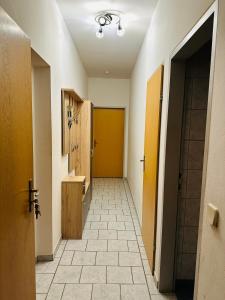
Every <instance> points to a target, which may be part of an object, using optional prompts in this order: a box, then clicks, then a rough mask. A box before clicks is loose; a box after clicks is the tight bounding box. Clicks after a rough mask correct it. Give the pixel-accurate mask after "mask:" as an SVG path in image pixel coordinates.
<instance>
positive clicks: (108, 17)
mask: <svg viewBox="0 0 225 300" xmlns="http://www.w3.org/2000/svg"><path fill="white" fill-rule="evenodd" d="M95 21H96V22H97V23H98V25H99V30H98V31H97V32H96V36H97V38H99V39H102V38H103V37H104V33H103V28H104V27H105V26H109V25H112V24H115V25H116V26H117V35H118V36H120V37H122V36H123V35H124V34H125V29H124V27H122V25H121V14H120V12H117V11H103V12H100V13H99V14H98V15H97V16H96V18H95Z"/></svg>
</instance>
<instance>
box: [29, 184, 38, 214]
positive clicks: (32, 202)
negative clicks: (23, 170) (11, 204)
mask: <svg viewBox="0 0 225 300" xmlns="http://www.w3.org/2000/svg"><path fill="white" fill-rule="evenodd" d="M38 197H39V191H38V190H37V189H34V188H33V181H32V180H31V179H30V180H29V212H32V210H33V207H34V210H35V215H36V219H38V216H39V215H41V212H40V205H39V201H38Z"/></svg>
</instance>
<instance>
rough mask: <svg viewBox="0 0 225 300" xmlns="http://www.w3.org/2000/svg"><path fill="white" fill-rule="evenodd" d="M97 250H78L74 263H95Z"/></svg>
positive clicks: (88, 264) (87, 264)
mask: <svg viewBox="0 0 225 300" xmlns="http://www.w3.org/2000/svg"><path fill="white" fill-rule="evenodd" d="M95 257H96V252H79V251H76V252H75V254H74V257H73V261H72V265H77V266H93V265H95Z"/></svg>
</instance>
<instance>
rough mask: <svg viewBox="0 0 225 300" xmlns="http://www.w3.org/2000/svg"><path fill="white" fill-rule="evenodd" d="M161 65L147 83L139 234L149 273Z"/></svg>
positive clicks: (152, 231)
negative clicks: (140, 229) (140, 230)
mask: <svg viewBox="0 0 225 300" xmlns="http://www.w3.org/2000/svg"><path fill="white" fill-rule="evenodd" d="M162 82H163V66H160V68H159V69H158V70H157V71H156V72H155V73H154V74H153V76H152V77H151V78H150V80H149V81H148V85H147V100H146V117H145V147H144V166H143V170H144V181H143V214H142V235H143V241H144V246H145V250H146V253H147V257H148V261H149V264H150V267H151V270H152V272H154V259H155V257H154V255H155V233H156V209H157V187H158V153H159V136H160V119H161V118H160V117H161V95H162Z"/></svg>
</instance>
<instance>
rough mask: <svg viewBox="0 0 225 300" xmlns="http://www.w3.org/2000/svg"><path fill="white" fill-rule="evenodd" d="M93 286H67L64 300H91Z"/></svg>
mask: <svg viewBox="0 0 225 300" xmlns="http://www.w3.org/2000/svg"><path fill="white" fill-rule="evenodd" d="M91 291H92V285H91V284H67V285H66V286H65V290H64V292H63V297H62V300H91Z"/></svg>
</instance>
